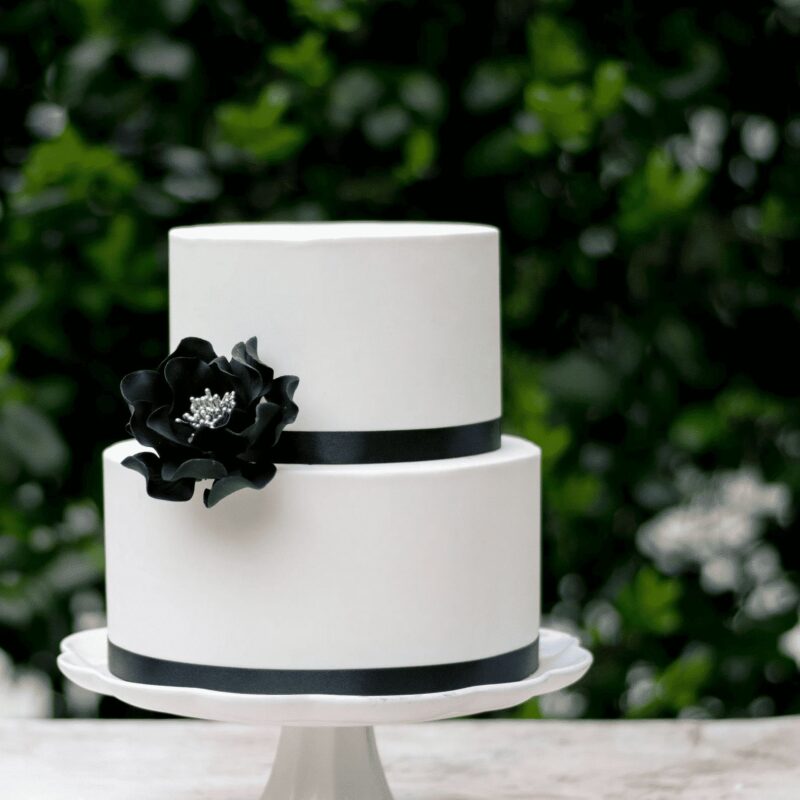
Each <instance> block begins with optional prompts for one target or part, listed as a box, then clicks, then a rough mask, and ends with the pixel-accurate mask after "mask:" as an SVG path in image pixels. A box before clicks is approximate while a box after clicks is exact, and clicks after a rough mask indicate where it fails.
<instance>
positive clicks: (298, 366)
mask: <svg viewBox="0 0 800 800" xmlns="http://www.w3.org/2000/svg"><path fill="white" fill-rule="evenodd" d="M169 271H170V339H171V344H172V345H173V346H174V345H176V344H177V342H178V341H179V340H180V339H181V338H182V337H184V336H200V337H202V338H205V339H208V340H209V341H210V342H212V344H213V345H214V346H215V348H216V349H217V352H218V353H228V352H229V351H230V348H231V347H232V345H234V344H235V343H236V342H237V341H240V340H242V339H246V338H248V337H250V336H253V335H256V336H257V337H258V340H259V353H260V355H261V357H262V360H263V361H265V362H266V363H268V364H269V365H270V366H272V367H274V368H275V369H276V371H277V372H278V374H286V373H289V374H293V375H297V376H298V377H299V378H300V386H299V389H298V391H297V395H296V400H297V403H298V405H299V407H300V414H299V416H298V418H297V422H296V423H295V424H294V426H293V429H294V430H298V431H303V430H306V431H314V430H317V431H339V430H345V431H347V430H350V431H358V430H397V429H413V428H436V427H445V426H451V425H463V424H469V423H475V422H483V421H485V420H490V419H495V418H497V417H499V416H500V413H501V396H500V318H499V313H500V312H499V308H500V302H499V265H498V232H497V230H496V229H495V228H492V227H489V226H483V225H465V224H458V223H365V222H352V223H307V224H279V223H276V224H253V225H205V226H198V227H189V228H177V229H174V230H172V231H171V232H170V264H169Z"/></svg>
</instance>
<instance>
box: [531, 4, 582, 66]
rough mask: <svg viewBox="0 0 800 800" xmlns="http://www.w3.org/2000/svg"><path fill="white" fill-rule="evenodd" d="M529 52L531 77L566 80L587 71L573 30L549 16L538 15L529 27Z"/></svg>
mask: <svg viewBox="0 0 800 800" xmlns="http://www.w3.org/2000/svg"><path fill="white" fill-rule="evenodd" d="M528 50H529V52H530V56H531V60H532V62H533V74H534V75H535V76H536V77H537V78H540V79H544V80H555V81H559V80H565V79H569V78H574V77H576V76H577V75H580V74H581V73H582V72H584V71H585V70H586V68H587V61H586V56H585V55H584V53H583V50H582V49H581V47H580V45H579V44H578V40H577V38H576V37H575V35H574V34H573V33H572V31H571V30H570V29H569V28H568V27H567V26H566V25H564V24H563V23H562V22H561V21H560V20H558V19H556V18H555V17H553V16H550V15H549V14H540V15H538V16H536V17H534V18H533V19H532V20H531V21H530V23H529V24H528Z"/></svg>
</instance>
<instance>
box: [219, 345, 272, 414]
mask: <svg viewBox="0 0 800 800" xmlns="http://www.w3.org/2000/svg"><path fill="white" fill-rule="evenodd" d="M211 366H212V367H215V368H216V369H217V370H219V372H221V373H222V374H223V375H224V376H225V379H226V380H227V381H228V383H229V384H230V385H231V386H232V387H233V390H234V391H235V392H236V397H237V398H238V399H239V401H240V403H241V405H243V406H249V405H251V404H252V403H257V402H258V400H259V399H260V398H261V397H262V395H263V392H264V388H265V387H264V382H263V380H262V378H261V373H260V372H259V371H258V370H257V369H255V367H251V366H249V365H248V364H245V362H244V361H239V360H238V359H236V358H234V359H233V360H232V361H228V359H227V358H223V357H222V356H220V357H219V358H216V359H214V361H213V363H212V365H211Z"/></svg>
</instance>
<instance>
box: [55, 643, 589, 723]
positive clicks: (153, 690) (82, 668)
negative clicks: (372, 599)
mask: <svg viewBox="0 0 800 800" xmlns="http://www.w3.org/2000/svg"><path fill="white" fill-rule="evenodd" d="M591 663H592V655H591V653H589V652H588V650H585V649H584V648H582V647H581V646H580V645H579V644H578V640H577V639H576V638H575V637H574V636H570V635H569V634H566V633H562V632H560V631H554V630H551V629H547V628H543V629H542V630H541V632H540V639H539V669H538V670H537V671H536V672H535V673H534V674H533V675H531V676H530V677H529V678H526V679H524V680H521V681H516V682H514V683H499V684H491V685H486V686H470V687H467V688H464V689H456V690H454V691H451V692H440V693H434V694H413V695H389V696H377V697H375V696H373V697H358V696H347V695H325V694H309V695H262V694H235V693H230V692H217V691H212V690H209V689H195V688H191V687H175V686H152V685H149V684H142V683H131V682H129V681H123V680H121V679H120V678H117V677H115V676H114V675H112V674H111V673H110V672H109V670H108V658H107V654H106V628H96V629H94V630H87V631H81V632H80V633H74V634H72V635H71V636H68V637H67V638H66V639H64V640H63V641H62V642H61V655H60V656H59V657H58V666H59V669H60V670H61V671H62V672H63V673H64V675H66V676H67V677H68V678H69V679H70V680H71V681H73V682H74V683H76V684H78V686H81V687H83V688H84V689H89V690H90V691H93V692H97V693H99V694H104V695H111V696H112V697H116V698H117V699H119V700H122V701H123V702H125V703H128V704H129V705H132V706H137V707H138V708H145V709H148V710H150V711H160V712H162V713H166V714H174V715H177V716H181V717H196V718H199V719H210V720H218V721H220V722H238V723H246V724H281V725H308V726H315V727H316V726H327V725H333V726H344V725H379V724H391V723H405V722H428V721H432V720H437V719H447V718H449V717H461V716H466V715H469V714H480V713H482V712H484V711H493V710H496V709H501V708H510V707H511V706H515V705H518V704H519V703H522V702H524V701H525V700H529V699H530V698H532V697H536V696H537V695H542V694H548V693H549V692H555V691H558V690H559V689H563V688H565V687H566V686H569V685H570V684H572V683H575V681H578V680H580V679H581V678H582V677H583V676H584V675H585V674H586V672H587V670H588V669H589V667H590V666H591Z"/></svg>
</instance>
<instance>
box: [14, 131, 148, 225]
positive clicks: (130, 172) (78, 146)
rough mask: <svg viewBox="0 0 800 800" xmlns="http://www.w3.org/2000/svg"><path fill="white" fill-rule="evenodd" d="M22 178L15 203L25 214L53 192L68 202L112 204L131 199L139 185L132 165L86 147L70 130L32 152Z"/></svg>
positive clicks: (109, 152)
mask: <svg viewBox="0 0 800 800" xmlns="http://www.w3.org/2000/svg"><path fill="white" fill-rule="evenodd" d="M22 176H23V184H22V189H21V191H20V192H19V194H18V196H17V198H16V201H17V204H18V206H21V207H20V210H21V211H23V212H24V211H26V210H27V208H29V207H30V204H31V203H32V202H34V201H36V200H37V199H39V197H41V196H42V195H44V193H45V192H47V191H48V190H51V189H52V190H55V191H57V192H60V193H63V195H64V198H65V200H66V201H68V202H69V201H79V202H87V201H91V202H93V203H102V204H109V203H115V202H117V201H119V200H120V199H122V198H124V197H126V196H127V195H129V194H130V193H131V192H132V191H133V189H134V187H135V186H136V185H137V183H138V177H137V175H136V172H135V171H134V169H133V167H131V166H130V164H128V163H126V162H125V161H123V160H122V159H121V158H120V157H119V156H118V155H117V154H116V153H115V152H114V151H113V150H111V149H110V148H108V147H104V146H101V145H88V144H86V143H85V142H84V141H83V140H82V139H81V138H80V137H79V136H78V134H77V132H76V131H75V129H74V128H72V127H69V126H67V127H66V128H65V129H64V132H63V133H62V134H61V135H60V136H59V137H58V138H56V139H50V140H49V141H45V142H41V143H39V144H37V145H34V147H33V148H31V151H30V153H29V155H28V158H27V160H26V162H25V166H24V168H23V172H22Z"/></svg>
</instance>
